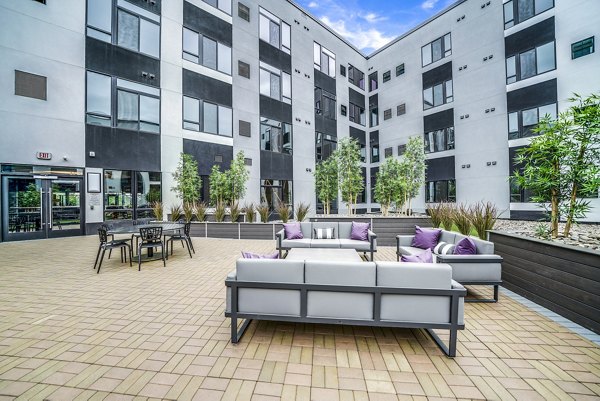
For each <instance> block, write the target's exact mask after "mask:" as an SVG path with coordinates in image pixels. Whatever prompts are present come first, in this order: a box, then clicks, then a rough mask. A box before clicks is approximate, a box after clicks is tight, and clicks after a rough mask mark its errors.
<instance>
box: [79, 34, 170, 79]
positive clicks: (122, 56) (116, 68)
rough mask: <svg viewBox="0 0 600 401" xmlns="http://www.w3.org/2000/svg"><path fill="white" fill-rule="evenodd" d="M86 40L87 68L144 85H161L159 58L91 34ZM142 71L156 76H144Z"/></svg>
mask: <svg viewBox="0 0 600 401" xmlns="http://www.w3.org/2000/svg"><path fill="white" fill-rule="evenodd" d="M85 40H86V42H85V67H86V68H87V69H89V70H93V71H98V72H102V73H105V74H109V75H114V76H117V77H120V78H125V79H129V80H131V81H135V82H139V83H141V84H144V85H151V86H156V87H159V86H160V61H159V60H158V59H155V58H152V57H149V56H145V55H143V54H140V53H135V52H132V51H130V50H127V49H124V48H122V47H118V46H115V45H111V44H110V43H106V42H103V41H101V40H98V39H94V38H90V37H89V36H88V37H86V39H85ZM142 72H147V73H148V74H152V75H154V77H155V78H154V79H149V78H144V77H142Z"/></svg>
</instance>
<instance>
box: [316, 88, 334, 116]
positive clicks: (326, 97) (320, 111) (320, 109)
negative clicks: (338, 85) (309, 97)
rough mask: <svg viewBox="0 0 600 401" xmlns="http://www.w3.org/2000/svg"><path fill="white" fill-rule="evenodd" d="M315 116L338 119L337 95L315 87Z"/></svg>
mask: <svg viewBox="0 0 600 401" xmlns="http://www.w3.org/2000/svg"><path fill="white" fill-rule="evenodd" d="M315 114H317V115H323V117H325V118H329V119H331V120H335V119H336V107H335V95H332V94H331V93H329V92H327V91H325V90H323V89H321V88H318V87H315Z"/></svg>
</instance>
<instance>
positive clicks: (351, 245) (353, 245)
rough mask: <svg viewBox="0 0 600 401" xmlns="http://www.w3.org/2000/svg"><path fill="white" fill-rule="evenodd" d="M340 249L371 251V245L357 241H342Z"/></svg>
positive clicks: (367, 242)
mask: <svg viewBox="0 0 600 401" xmlns="http://www.w3.org/2000/svg"><path fill="white" fill-rule="evenodd" d="M339 241H340V248H342V249H356V250H357V251H370V250H371V243H370V242H369V241H359V240H356V239H340V240H339Z"/></svg>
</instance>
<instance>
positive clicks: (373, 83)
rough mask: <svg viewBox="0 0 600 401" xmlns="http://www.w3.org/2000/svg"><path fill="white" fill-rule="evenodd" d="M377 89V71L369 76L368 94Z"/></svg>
mask: <svg viewBox="0 0 600 401" xmlns="http://www.w3.org/2000/svg"><path fill="white" fill-rule="evenodd" d="M378 87H379V77H378V76H377V71H375V72H374V73H372V74H369V92H371V91H374V90H377V88H378Z"/></svg>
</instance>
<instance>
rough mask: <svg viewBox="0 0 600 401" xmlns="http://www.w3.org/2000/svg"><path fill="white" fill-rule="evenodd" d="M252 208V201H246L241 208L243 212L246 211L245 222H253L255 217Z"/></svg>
mask: <svg viewBox="0 0 600 401" xmlns="http://www.w3.org/2000/svg"><path fill="white" fill-rule="evenodd" d="M254 209H255V207H254V203H252V202H250V203H246V204H245V205H244V207H243V208H242V210H243V212H244V213H246V222H248V223H254V220H255V218H256V215H255V214H254V211H255V210H254Z"/></svg>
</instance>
